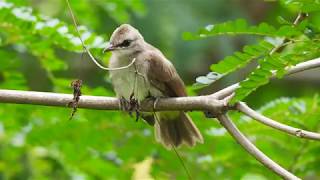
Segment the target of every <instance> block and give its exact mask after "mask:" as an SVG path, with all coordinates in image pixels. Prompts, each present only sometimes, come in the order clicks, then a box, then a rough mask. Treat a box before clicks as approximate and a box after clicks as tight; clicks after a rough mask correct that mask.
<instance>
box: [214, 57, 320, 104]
mask: <svg viewBox="0 0 320 180" xmlns="http://www.w3.org/2000/svg"><path fill="white" fill-rule="evenodd" d="M318 67H320V57H319V58H316V59H312V60H309V61H306V62H302V63H299V64H297V65H295V66H293V67H290V68H288V70H287V74H286V75H290V74H294V73H298V72H301V71H306V70H309V69H315V68H318ZM272 77H275V76H274V75H273V76H272ZM238 87H239V83H235V84H233V85H230V86H228V87H226V88H224V89H222V90H220V91H217V92H215V93H213V94H211V96H214V97H217V98H219V99H222V98H225V97H226V96H229V95H230V94H232V93H233V92H234V91H235V90H236V89H237V88H238Z"/></svg>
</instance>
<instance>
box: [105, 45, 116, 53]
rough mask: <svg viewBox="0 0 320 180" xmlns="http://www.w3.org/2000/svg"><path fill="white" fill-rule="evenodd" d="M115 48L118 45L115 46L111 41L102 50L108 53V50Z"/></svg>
mask: <svg viewBox="0 0 320 180" xmlns="http://www.w3.org/2000/svg"><path fill="white" fill-rule="evenodd" d="M115 49H116V47H115V46H113V45H112V44H111V43H109V44H108V45H107V47H106V48H104V49H103V51H102V52H103V53H106V52H110V51H113V50H115Z"/></svg>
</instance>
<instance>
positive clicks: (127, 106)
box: [120, 94, 140, 121]
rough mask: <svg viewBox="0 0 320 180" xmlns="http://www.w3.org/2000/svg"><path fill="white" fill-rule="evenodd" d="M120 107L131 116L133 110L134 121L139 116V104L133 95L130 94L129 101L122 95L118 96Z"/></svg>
mask: <svg viewBox="0 0 320 180" xmlns="http://www.w3.org/2000/svg"><path fill="white" fill-rule="evenodd" d="M120 107H121V110H123V111H126V112H129V115H130V116H131V117H132V116H133V112H135V115H136V121H138V120H139V118H140V104H139V101H138V100H137V99H135V98H134V95H133V94H132V95H131V96H130V98H129V101H128V100H126V99H125V98H124V97H121V98H120Z"/></svg>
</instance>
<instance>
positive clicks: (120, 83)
mask: <svg viewBox="0 0 320 180" xmlns="http://www.w3.org/2000/svg"><path fill="white" fill-rule="evenodd" d="M130 62H131V61H129V60H128V61H127V62H126V63H123V62H122V63H120V62H119V61H117V60H116V61H115V60H113V61H112V59H111V60H110V64H109V67H110V68H116V67H122V66H126V65H128V64H130ZM147 72H148V65H147V64H146V62H144V61H141V60H139V59H136V61H135V64H133V65H132V66H130V67H128V68H126V69H122V70H115V71H110V78H111V82H112V84H113V86H114V89H115V92H116V94H117V96H118V97H124V98H125V99H126V100H129V99H130V96H131V95H133V96H134V97H135V98H136V99H137V100H138V101H140V102H141V101H142V100H144V99H145V98H146V97H147V96H149V93H151V91H152V92H153V91H154V90H153V88H152V87H151V85H150V82H149V80H148V77H147Z"/></svg>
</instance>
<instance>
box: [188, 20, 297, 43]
mask: <svg viewBox="0 0 320 180" xmlns="http://www.w3.org/2000/svg"><path fill="white" fill-rule="evenodd" d="M300 34H302V33H301V32H299V31H298V30H296V29H295V28H294V27H292V26H288V25H285V26H282V27H280V29H279V30H277V29H276V28H275V27H273V26H271V25H269V24H267V23H261V24H259V25H257V26H251V25H248V23H247V21H246V20H244V19H237V20H234V21H227V22H225V23H221V24H214V25H212V24H211V25H208V26H206V27H205V28H201V29H199V30H198V32H197V33H190V32H185V33H184V34H183V38H184V39H185V40H194V39H199V38H206V37H211V36H218V35H261V36H272V37H291V36H297V35H300Z"/></svg>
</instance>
